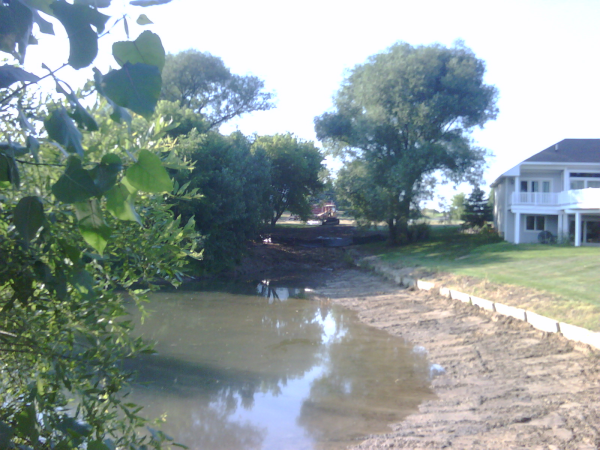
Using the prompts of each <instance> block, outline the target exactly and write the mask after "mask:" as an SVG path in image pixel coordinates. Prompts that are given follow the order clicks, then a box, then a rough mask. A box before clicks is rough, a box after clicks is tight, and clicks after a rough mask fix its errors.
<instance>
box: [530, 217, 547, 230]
mask: <svg viewBox="0 0 600 450" xmlns="http://www.w3.org/2000/svg"><path fill="white" fill-rule="evenodd" d="M545 227H546V217H545V216H525V229H526V230H527V231H544V229H545Z"/></svg>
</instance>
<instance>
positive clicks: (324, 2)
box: [28, 0, 600, 198]
mask: <svg viewBox="0 0 600 450" xmlns="http://www.w3.org/2000/svg"><path fill="white" fill-rule="evenodd" d="M125 3H126V2H124V1H123V0H113V7H112V10H110V13H111V15H119V14H129V16H130V17H131V19H130V20H129V23H130V31H131V38H132V39H134V38H135V37H137V35H138V34H139V33H141V32H142V31H143V30H144V29H150V30H151V31H154V32H155V33H157V34H159V35H160V37H161V39H162V42H163V45H164V47H165V49H166V51H167V52H171V53H177V52H179V51H182V50H186V49H189V48H194V49H197V50H200V51H203V52H209V53H211V54H213V55H215V56H219V57H221V58H222V59H223V61H224V63H225V64H226V65H227V66H228V67H229V68H230V69H231V71H232V72H233V73H237V74H240V75H246V74H248V75H255V76H258V77H260V78H261V79H263V80H264V81H265V87H266V89H267V90H269V91H273V92H274V93H275V95H276V105H277V107H276V109H273V110H271V111H265V112H257V113H254V114H252V115H247V116H244V117H243V118H241V119H239V120H236V121H234V122H232V123H230V124H228V125H227V126H226V127H223V128H222V129H221V131H222V132H228V131H232V130H235V129H239V130H240V131H242V132H243V133H245V134H253V133H258V134H259V135H267V134H275V133H285V132H291V133H294V134H295V135H296V136H298V137H300V138H302V139H306V140H315V141H316V136H315V134H314V129H313V120H314V117H315V116H318V115H321V114H323V113H324V112H326V111H328V110H330V109H331V108H332V97H333V96H334V94H335V92H336V91H337V90H338V89H339V87H340V84H341V82H342V81H343V80H344V77H345V76H346V75H347V74H348V71H349V70H351V69H352V68H353V67H355V66H356V65H357V64H362V63H364V62H365V61H366V59H367V58H368V57H369V56H370V55H374V54H376V53H380V52H383V51H385V50H386V49H387V48H388V47H390V46H391V45H392V44H394V43H396V42H400V41H402V42H407V43H409V44H411V45H428V44H433V43H439V44H442V45H445V46H451V45H452V44H453V43H454V42H455V41H456V40H457V39H462V40H463V41H464V42H465V44H466V45H467V46H468V47H470V48H471V49H472V50H473V51H474V53H475V55H476V56H477V57H478V58H480V59H482V60H484V61H485V63H486V67H487V72H486V76H485V80H486V83H488V84H493V85H495V86H496V87H497V88H498V90H499V99H498V107H499V110H500V113H499V115H498V118H497V119H496V120H495V121H493V122H489V123H488V124H487V125H486V126H485V128H484V129H477V130H476V131H475V132H474V133H473V138H474V140H475V142H476V144H477V145H478V146H481V147H484V148H487V149H488V150H490V151H491V152H492V153H493V154H494V155H495V156H494V157H493V158H490V159H489V161H488V168H487V170H486V172H485V180H484V185H489V184H490V183H492V182H493V181H494V180H495V179H496V178H497V177H498V176H499V175H501V174H502V173H503V172H505V171H506V170H508V169H510V168H511V167H513V166H515V165H516V164H517V163H519V162H520V161H522V160H523V159H526V158H527V157H529V156H531V155H533V154H535V153H537V152H539V151H541V150H543V149H545V148H547V147H549V146H551V145H552V144H554V143H556V142H559V141H560V140H562V139H565V138H600V26H598V23H599V22H600V1H598V0H539V1H538V0H503V1H502V2H500V1H488V0H473V1H471V0H453V1H448V0H419V1H416V0H410V1H406V0H393V1H392V0H388V1H379V0H375V1H370V2H348V1H347V0H346V1H340V0H320V1H313V0H304V1H302V2H297V1H285V2H283V1H281V0H277V1H272V0H253V1H248V0H245V1H240V0H220V1H202V0H172V1H171V3H168V4H165V5H160V6H153V7H149V8H140V7H137V8H135V7H131V6H129V7H125V6H124V5H125ZM142 13H143V14H146V15H147V16H148V17H149V18H150V19H151V20H152V21H153V22H154V24H153V25H150V26H148V27H144V28H141V27H137V26H135V24H134V22H135V19H136V18H137V16H138V15H139V14H142ZM57 31H59V30H57ZM113 37H114V39H117V40H123V39H124V35H123V32H122V26H121V24H119V25H118V26H117V27H115V29H114V30H113V31H112V32H111V35H110V36H108V38H104V39H103V40H102V45H103V46H105V48H106V46H109V45H110V42H111V39H113ZM44 38H45V37H44ZM58 42H59V41H58V40H56V41H55V42H54V46H53V47H52V49H51V51H52V52H53V56H54V57H55V59H56V58H58V60H60V58H61V57H62V58H63V60H66V59H67V56H66V55H67V53H68V52H67V49H66V48H59V46H58V45H57V44H58ZM63 43H64V41H63V42H62V43H61V44H63ZM38 47H39V48H37V49H35V50H30V51H29V52H30V53H32V52H33V54H34V55H33V57H32V58H33V60H35V59H36V55H35V53H36V52H38V56H37V57H39V55H42V54H43V55H45V56H46V57H47V55H48V53H47V51H48V50H45V48H46V47H44V46H43V45H42V46H38ZM30 48H32V47H30ZM32 49H33V48H32ZM101 52H102V49H101ZM106 52H107V53H108V54H110V51H109V50H106ZM61 55H62V56H61ZM28 58H29V56H28ZM98 64H99V65H100V67H101V68H102V65H105V66H107V65H109V64H112V66H113V67H114V66H116V64H115V63H114V62H113V61H110V60H107V59H105V60H99V61H98ZM57 65H58V63H57ZM38 72H39V71H38ZM80 72H83V71H80ZM90 73H91V71H90ZM80 76H81V75H80ZM317 144H318V142H317ZM330 165H331V167H334V168H335V167H338V165H336V164H335V163H330ZM460 189H461V190H467V191H468V188H466V187H465V186H461V187H460ZM456 192H457V191H455V190H453V188H452V187H449V186H446V187H443V188H441V189H439V190H438V193H439V195H441V196H442V197H446V198H450V197H451V196H452V195H454V194H455V193H456Z"/></svg>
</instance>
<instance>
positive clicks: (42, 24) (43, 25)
mask: <svg viewBox="0 0 600 450" xmlns="http://www.w3.org/2000/svg"><path fill="white" fill-rule="evenodd" d="M33 21H34V22H35V23H37V24H38V27H39V28H40V32H41V33H44V34H51V35H54V25H52V23H50V22H48V21H47V20H46V19H44V18H43V17H42V16H40V14H39V13H38V12H37V11H33Z"/></svg>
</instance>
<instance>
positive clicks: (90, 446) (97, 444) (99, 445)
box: [87, 441, 110, 450]
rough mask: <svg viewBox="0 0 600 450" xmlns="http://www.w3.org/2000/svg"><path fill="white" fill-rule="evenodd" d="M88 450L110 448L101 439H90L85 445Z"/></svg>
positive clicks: (106, 449)
mask: <svg viewBox="0 0 600 450" xmlns="http://www.w3.org/2000/svg"><path fill="white" fill-rule="evenodd" d="M87 448H88V450H110V448H109V447H108V446H107V445H106V444H104V443H103V442H102V441H92V442H89V443H88V445H87Z"/></svg>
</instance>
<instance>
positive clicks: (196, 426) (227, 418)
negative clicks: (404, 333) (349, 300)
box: [129, 282, 433, 450]
mask: <svg viewBox="0 0 600 450" xmlns="http://www.w3.org/2000/svg"><path fill="white" fill-rule="evenodd" d="M245 291H246V292H245V293H243V292H244V289H242V290H241V291H240V290H238V291H237V293H232V292H231V290H229V292H223V291H214V290H213V291H205V292H202V291H201V292H190V291H177V292H167V293H159V294H155V295H154V296H153V297H152V299H151V304H150V305H149V307H148V309H149V310H151V311H153V313H152V314H151V316H150V317H149V318H147V319H146V320H145V321H144V323H143V325H141V326H139V328H138V329H139V330H140V331H139V332H140V333H141V335H143V336H144V337H145V338H148V339H152V340H155V341H157V345H156V350H157V354H155V355H148V356H144V357H143V358H140V359H138V360H136V361H134V363H133V367H132V368H133V369H135V370H137V371H138V372H139V376H138V381H137V382H136V384H135V385H134V386H133V389H132V393H131V395H130V397H129V398H130V400H131V401H133V402H136V403H138V404H140V405H145V406H146V407H145V409H144V413H145V415H146V416H147V417H159V416H162V415H166V420H167V422H166V424H165V425H164V427H163V430H164V431H165V432H166V433H167V434H169V435H171V436H173V437H175V438H176V441H177V442H180V443H183V444H185V445H187V446H188V447H189V448H190V449H193V450H195V449H204V450H212V449H219V450H223V449H232V450H233V449H235V450H245V449H257V450H258V449H260V450H268V449H278V450H279V449H299V450H301V449H306V450H316V449H337V448H345V447H346V446H347V445H349V444H351V443H353V442H354V443H358V442H359V441H360V440H362V439H364V437H365V436H366V435H368V434H373V433H385V432H388V431H390V429H389V427H388V426H387V424H389V423H392V422H398V421H400V420H402V418H403V417H405V416H406V415H408V414H410V413H411V412H413V411H415V410H416V408H417V407H418V405H419V403H421V402H422V401H423V400H424V399H428V398H432V397H433V394H432V393H431V391H430V390H429V387H428V386H429V366H428V363H427V360H426V357H425V355H424V354H423V353H422V352H419V351H414V349H413V348H412V347H411V346H410V345H407V344H406V343H405V342H404V341H403V340H402V339H399V338H397V337H392V336H390V335H389V334H387V333H385V332H383V331H381V330H377V329H375V328H371V327H367V326H365V325H363V324H361V323H360V322H359V321H358V319H357V317H356V314H355V313H354V312H352V311H350V310H347V309H344V308H341V307H337V306H335V305H332V304H329V303H328V302H322V301H318V300H311V299H310V298H308V299H307V298H304V297H306V295H305V293H304V292H303V290H302V289H288V288H273V287H272V286H269V285H268V283H267V282H265V283H260V284H258V286H256V285H254V286H252V287H251V289H250V292H248V289H245ZM240 292H242V293H240Z"/></svg>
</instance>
